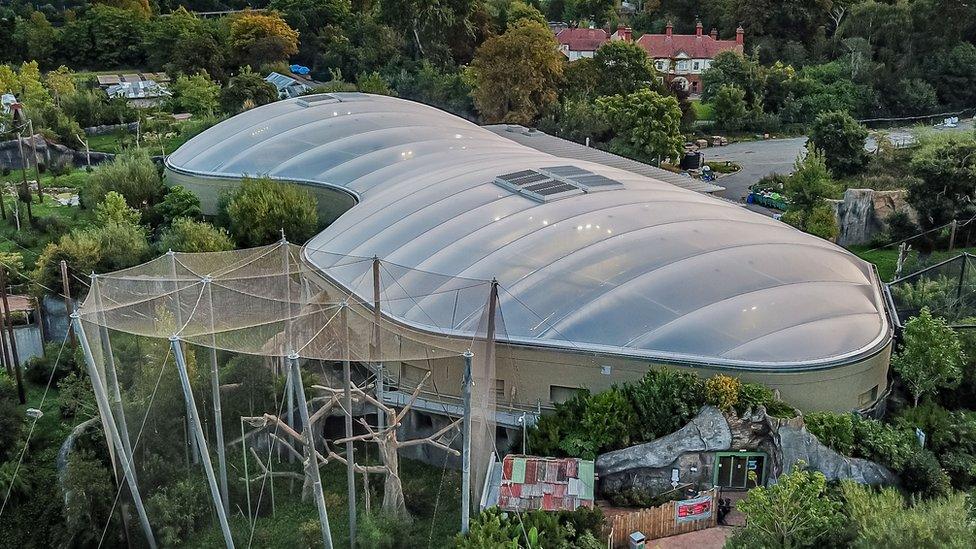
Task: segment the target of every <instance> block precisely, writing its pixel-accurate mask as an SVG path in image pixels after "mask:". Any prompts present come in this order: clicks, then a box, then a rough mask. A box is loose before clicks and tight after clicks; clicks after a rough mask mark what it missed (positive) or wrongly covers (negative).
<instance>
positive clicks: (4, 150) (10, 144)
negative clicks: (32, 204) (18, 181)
mask: <svg viewBox="0 0 976 549" xmlns="http://www.w3.org/2000/svg"><path fill="white" fill-rule="evenodd" d="M22 143H23V147H24V154H25V155H28V164H29V166H31V167H33V166H34V163H33V161H31V160H30V159H29V157H30V155H31V154H33V152H34V150H36V151H37V162H38V163H40V164H44V165H45V166H48V167H50V166H68V165H72V166H85V165H86V164H87V163H88V160H89V158H90V159H91V163H92V165H95V164H99V163H101V162H104V161H106V160H110V159H112V158H113V157H114V156H115V155H113V154H110V153H103V152H95V151H92V152H91V153H89V154H86V153H85V151H76V150H74V149H71V148H68V147H65V146H64V145H60V144H58V143H51V142H49V141H47V140H45V139H44V137H43V136H41V135H40V134H38V135H35V136H33V137H31V138H29V139H23V140H22ZM22 166H23V160H22V158H21V156H20V146H19V145H18V144H17V140H16V139H13V140H10V141H3V142H0V168H10V169H11V170H19V169H21V167H22Z"/></svg>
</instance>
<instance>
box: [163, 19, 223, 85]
mask: <svg viewBox="0 0 976 549" xmlns="http://www.w3.org/2000/svg"><path fill="white" fill-rule="evenodd" d="M204 25H206V24H204ZM225 40H226V39H225V37H224V36H223V35H222V34H221V33H220V31H219V30H218V29H213V28H211V27H209V26H203V27H202V30H200V31H199V32H193V33H189V34H186V35H184V36H182V37H180V38H179V39H178V40H177V41H176V43H175V44H174V45H173V50H172V51H173V53H172V54H171V55H170V56H169V57H168V58H167V59H168V60H167V62H166V63H165V65H164V67H165V69H166V71H167V72H168V73H170V74H172V75H179V74H199V73H202V72H206V73H207V74H208V75H209V76H210V77H212V78H215V79H217V80H219V81H223V80H225V79H226V75H227V70H226V64H227V61H228V59H227V57H228V55H227V54H226V53H225V50H226V47H225V43H224V42H225Z"/></svg>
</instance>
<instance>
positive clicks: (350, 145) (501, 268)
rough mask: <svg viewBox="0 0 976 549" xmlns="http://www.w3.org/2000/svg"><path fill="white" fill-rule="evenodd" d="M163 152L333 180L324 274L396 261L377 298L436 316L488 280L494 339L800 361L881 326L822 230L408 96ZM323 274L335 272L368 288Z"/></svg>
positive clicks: (337, 101)
mask: <svg viewBox="0 0 976 549" xmlns="http://www.w3.org/2000/svg"><path fill="white" fill-rule="evenodd" d="M167 165H168V167H169V168H170V169H172V170H176V171H179V172H183V173H189V174H199V175H223V176H232V177H240V176H241V175H244V174H251V175H259V174H260V175H269V176H271V177H275V178H280V179H288V180H299V181H305V182H311V183H313V184H319V185H324V186H330V187H335V188H340V189H344V190H347V191H348V192H350V193H351V194H353V195H354V196H356V197H357V199H358V201H359V202H358V204H357V205H356V206H354V207H352V208H351V209H350V210H349V211H347V212H346V213H345V214H343V215H342V216H340V217H339V219H338V220H336V221H335V222H334V223H333V224H332V225H331V226H330V227H328V228H327V229H325V230H324V231H323V232H322V233H320V234H319V235H317V236H316V237H314V238H313V239H312V240H311V241H310V242H309V243H308V245H307V246H306V249H305V258H306V260H308V261H310V262H311V263H312V264H313V265H315V266H317V267H318V268H320V269H322V270H323V271H325V272H331V271H330V266H331V264H332V263H333V262H334V261H335V259H333V258H336V257H339V256H342V255H352V256H362V257H372V256H374V255H375V256H377V257H379V258H381V259H383V260H384V263H385V264H391V265H399V266H402V267H403V271H402V272H401V273H399V274H396V273H387V275H384V276H395V277H396V278H397V281H396V283H397V286H399V287H400V288H402V291H403V293H404V295H408V296H413V297H411V298H410V299H399V300H396V301H395V303H392V304H391V305H390V306H389V307H387V308H386V312H387V313H388V314H390V315H391V316H393V317H394V318H395V319H397V320H399V321H401V322H404V323H407V324H410V325H414V326H416V327H420V328H427V329H431V330H432V331H439V332H450V331H461V332H465V331H471V330H472V329H473V328H474V324H476V323H477V322H478V317H479V315H478V314H477V313H476V312H475V311H473V310H467V311H466V310H465V307H468V308H470V307H471V306H472V305H470V304H469V303H459V301H461V300H460V299H459V295H460V292H459V291H457V289H458V288H461V287H462V286H463V284H459V283H458V281H459V280H465V279H470V280H472V281H480V280H490V279H492V278H496V279H497V280H498V281H499V285H500V287H501V290H500V305H501V308H502V312H503V315H504V322H505V330H506V333H505V336H504V337H506V338H508V339H509V340H512V341H515V342H525V343H531V344H535V345H554V346H561V347H570V348H574V349H581V350H586V351H599V352H606V353H613V354H621V355H634V356H640V357H647V358H659V359H671V360H688V361H695V362H704V363H707V364H716V365H726V366H745V367H753V368H754V367H763V368H806V367H822V366H827V365H832V364H835V363H838V362H844V361H850V360H853V359H856V358H861V357H863V356H865V355H867V354H869V353H873V352H876V351H877V350H878V349H880V348H881V347H883V346H884V345H886V344H887V343H888V341H889V339H890V334H889V324H888V321H887V316H886V313H885V311H884V305H883V300H882V297H881V292H880V288H879V284H878V281H877V279H876V276H875V275H874V272H873V270H872V268H871V267H870V265H869V264H867V263H865V262H864V261H861V260H860V259H858V258H857V257H855V256H853V255H851V254H850V253H848V252H847V251H845V250H844V249H842V248H840V247H838V246H836V245H834V244H832V243H829V242H827V241H824V240H821V239H819V238H816V237H813V236H810V235H808V234H805V233H802V232H800V231H798V230H795V229H793V228H792V227H790V226H788V225H786V224H784V223H781V222H779V221H776V220H773V219H770V218H767V217H765V216H762V215H759V214H756V213H753V212H750V211H748V210H746V209H744V208H741V207H739V206H738V205H736V204H733V203H730V202H726V201H723V200H720V199H717V198H713V197H711V196H708V195H704V194H700V193H696V192H693V191H689V190H686V189H681V188H678V187H676V186H674V185H671V184H669V183H664V182H662V181H659V180H656V179H652V178H649V177H645V176H642V175H638V174H634V173H632V172H628V171H624V170H620V169H617V168H612V167H608V166H604V165H600V164H595V163H590V162H585V161H580V160H575V159H572V158H560V157H556V156H552V155H549V154H546V153H544V152H541V151H537V150H534V149H530V148H527V147H525V146H523V145H520V144H518V143H515V142H513V141H511V140H509V139H505V138H503V137H500V136H498V135H495V134H494V133H492V132H490V131H488V130H485V129H483V128H480V127H478V126H476V125H474V124H472V123H470V122H468V121H465V120H463V119H461V118H458V117H455V116H452V115H450V114H447V113H444V112H442V111H439V110H437V109H434V108H432V107H428V106H424V105H421V104H418V103H413V102H410V101H405V100H401V99H395V98H390V97H382V96H372V95H364V94H334V95H327V96H311V97H310V98H300V99H294V100H288V101H280V102H276V103H272V104H270V105H266V106H263V107H259V108H256V109H252V110H250V111H247V112H245V113H243V114H240V115H238V116H236V117H234V118H231V119H229V120H227V121H225V122H222V123H220V124H218V125H216V126H214V127H213V128H211V129H209V130H207V131H205V132H203V133H202V134H200V135H198V136H197V137H195V138H193V139H191V140H190V141H189V142H188V143H186V144H185V145H183V146H182V147H181V148H180V149H179V150H177V151H176V152H175V153H173V154H172V155H171V156H170V157H169V158H168V159H167ZM337 272H339V274H337V275H332V276H333V277H334V278H336V279H337V282H339V283H341V284H343V285H344V286H346V287H347V288H350V289H352V290H353V291H356V292H357V293H359V292H360V289H359V288H362V290H361V291H362V292H363V293H368V292H369V284H363V283H362V281H361V280H352V279H350V280H345V279H344V277H343V275H342V274H341V271H337ZM418 272H426V273H432V274H431V276H430V277H421V276H418V275H417V273H418ZM433 273H436V276H435V275H434V274H433ZM357 276H359V275H357ZM346 278H348V277H346ZM438 281H440V282H438ZM472 286H473V284H472ZM441 287H443V288H444V291H439V290H438V289H439V288H441ZM479 299H480V298H479ZM466 301H467V302H471V301H472V298H470V296H469V297H466ZM475 301H477V300H475ZM482 303H483V302H482ZM434 319H438V320H437V321H434ZM444 319H447V320H444Z"/></svg>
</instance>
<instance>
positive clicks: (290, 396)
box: [285, 359, 295, 463]
mask: <svg viewBox="0 0 976 549" xmlns="http://www.w3.org/2000/svg"><path fill="white" fill-rule="evenodd" d="M285 360H286V362H285V399H286V400H287V402H288V404H287V406H288V416H287V417H288V426H289V427H291V428H293V429H294V428H295V383H294V381H292V378H291V367H290V366H289V365H288V362H287V359H285ZM294 462H295V454H293V453H291V452H288V463H294Z"/></svg>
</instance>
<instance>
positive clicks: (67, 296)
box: [61, 259, 78, 348]
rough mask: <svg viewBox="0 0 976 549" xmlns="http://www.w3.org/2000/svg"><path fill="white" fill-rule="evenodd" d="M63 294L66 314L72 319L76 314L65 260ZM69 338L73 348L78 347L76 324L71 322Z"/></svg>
mask: <svg viewBox="0 0 976 549" xmlns="http://www.w3.org/2000/svg"><path fill="white" fill-rule="evenodd" d="M61 292H62V294H63V295H64V312H65V313H67V315H68V316H69V317H70V316H71V313H73V312H74V307H73V306H72V304H71V285H70V284H68V262H67V261H65V260H63V259H62V260H61ZM68 337H70V338H71V347H72V348H74V347H75V346H76V345H78V341H77V339H76V338H75V330H74V324H73V323H71V322H69V323H68Z"/></svg>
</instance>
